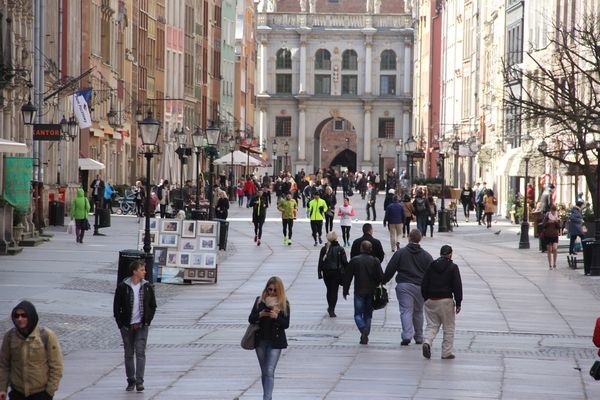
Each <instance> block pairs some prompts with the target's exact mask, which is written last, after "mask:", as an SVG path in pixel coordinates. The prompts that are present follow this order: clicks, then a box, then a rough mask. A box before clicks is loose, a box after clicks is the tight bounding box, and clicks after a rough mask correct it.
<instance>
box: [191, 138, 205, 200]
mask: <svg viewBox="0 0 600 400" xmlns="http://www.w3.org/2000/svg"><path fill="white" fill-rule="evenodd" d="M203 139H204V135H202V130H201V129H200V128H196V130H195V131H194V133H192V142H193V143H194V148H195V149H196V207H195V208H196V210H199V209H200V167H199V165H200V151H201V150H202V147H203V144H204V143H203Z"/></svg>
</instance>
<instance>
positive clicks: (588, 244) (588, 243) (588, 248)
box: [581, 238, 596, 275]
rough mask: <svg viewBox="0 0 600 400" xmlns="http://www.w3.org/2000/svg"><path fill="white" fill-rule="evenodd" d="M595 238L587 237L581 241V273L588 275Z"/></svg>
mask: <svg viewBox="0 0 600 400" xmlns="http://www.w3.org/2000/svg"><path fill="white" fill-rule="evenodd" d="M594 243H596V239H594V238H587V239H583V240H582V241H581V245H582V246H583V273H584V274H586V275H589V274H590V272H591V268H592V250H593V246H594Z"/></svg>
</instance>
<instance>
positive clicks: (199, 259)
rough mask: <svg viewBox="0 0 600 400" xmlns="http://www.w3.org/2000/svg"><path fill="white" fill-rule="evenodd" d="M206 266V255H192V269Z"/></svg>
mask: <svg viewBox="0 0 600 400" xmlns="http://www.w3.org/2000/svg"><path fill="white" fill-rule="evenodd" d="M203 265H204V255H203V254H200V253H194V254H192V261H191V264H190V266H192V267H202V266H203Z"/></svg>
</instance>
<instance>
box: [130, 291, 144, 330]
mask: <svg viewBox="0 0 600 400" xmlns="http://www.w3.org/2000/svg"><path fill="white" fill-rule="evenodd" d="M131 288H132V289H133V309H132V310H131V324H132V325H133V324H139V323H140V322H142V313H140V290H141V288H142V282H141V281H140V282H138V283H137V284H134V283H131Z"/></svg>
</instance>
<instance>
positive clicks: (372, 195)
mask: <svg viewBox="0 0 600 400" xmlns="http://www.w3.org/2000/svg"><path fill="white" fill-rule="evenodd" d="M376 203H377V186H376V184H375V183H371V182H369V183H367V221H369V220H370V219H371V212H370V211H373V221H375V220H376V219H377V211H375V204H376Z"/></svg>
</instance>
